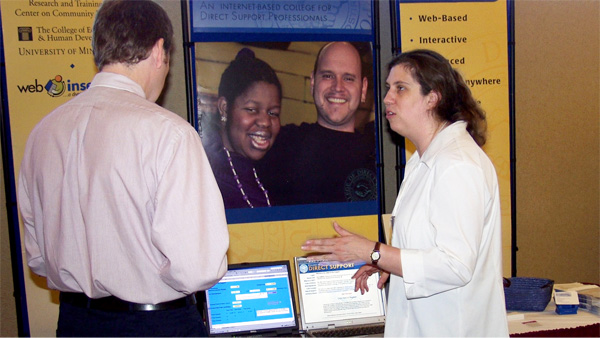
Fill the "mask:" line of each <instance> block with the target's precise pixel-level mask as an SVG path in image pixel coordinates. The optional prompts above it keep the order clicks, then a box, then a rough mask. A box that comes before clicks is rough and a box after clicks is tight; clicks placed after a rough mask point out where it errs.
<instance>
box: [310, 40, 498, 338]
mask: <svg viewBox="0 0 600 338" xmlns="http://www.w3.org/2000/svg"><path fill="white" fill-rule="evenodd" d="M388 71H389V75H388V77H387V80H386V86H387V87H388V92H387V94H386V96H385V99H384V103H385V117H386V118H387V119H388V121H389V123H390V127H391V129H392V130H393V131H395V132H397V133H398V134H400V135H402V136H404V137H406V138H408V139H409V140H410V141H411V142H412V143H413V144H414V145H415V146H416V150H417V151H416V153H415V154H414V155H413V156H412V157H411V158H410V160H409V161H408V163H407V166H406V175H405V178H404V181H403V182H402V186H401V188H400V192H399V194H398V197H397V199H396V205H395V208H394V210H393V212H392V223H393V224H392V226H393V235H392V245H385V244H383V243H375V242H373V241H370V240H368V239H366V238H364V237H361V236H358V235H356V234H353V233H351V232H349V231H347V230H345V229H343V228H342V227H341V226H339V225H338V224H337V223H335V222H334V228H335V230H336V232H337V233H338V234H339V237H335V238H326V239H313V240H308V241H306V242H305V243H304V244H303V246H302V249H303V250H305V251H313V252H319V253H321V254H319V255H315V256H311V257H312V259H314V260H319V259H333V260H340V261H354V260H362V261H366V262H367V263H369V264H366V265H364V266H363V267H362V268H361V269H360V270H359V271H358V272H357V273H356V275H355V276H354V277H353V278H355V279H356V290H357V291H358V290H360V291H361V292H363V293H364V292H367V291H368V287H367V284H366V281H367V279H368V277H369V276H370V275H372V274H373V273H377V272H379V273H381V275H382V278H381V279H380V281H379V284H378V287H380V288H381V287H383V284H384V283H385V282H386V281H387V280H388V278H389V280H390V285H389V295H388V297H389V298H388V311H387V320H386V331H385V335H386V336H508V325H507V321H506V310H505V303H504V289H503V284H502V257H501V255H502V243H501V224H500V219H501V218H500V197H499V191H498V182H497V177H496V172H495V169H494V166H493V164H492V163H491V161H490V160H489V158H488V157H487V156H486V154H485V153H484V152H483V150H481V148H480V147H481V146H482V145H483V144H484V143H485V137H486V136H485V131H486V121H485V113H484V112H483V110H482V109H481V107H480V106H479V104H478V103H477V101H476V100H475V99H474V98H473V97H472V95H471V92H470V90H469V88H468V87H467V85H466V84H465V82H464V80H463V78H462V76H461V75H460V74H459V73H458V72H457V71H456V70H454V69H453V68H452V66H451V65H450V63H449V62H448V60H446V59H445V58H444V57H443V56H441V55H440V54H438V53H436V52H433V51H429V50H415V51H411V52H406V53H402V54H400V55H399V56H397V57H395V58H394V59H393V60H392V61H391V62H390V63H389V65H388Z"/></svg>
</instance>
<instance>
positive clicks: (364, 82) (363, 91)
mask: <svg viewBox="0 0 600 338" xmlns="http://www.w3.org/2000/svg"><path fill="white" fill-rule="evenodd" d="M368 85H369V81H368V80H367V77H366V76H365V77H363V79H362V89H361V93H360V102H363V103H364V102H365V101H367V87H368Z"/></svg>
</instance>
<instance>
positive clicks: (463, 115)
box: [388, 49, 487, 147]
mask: <svg viewBox="0 0 600 338" xmlns="http://www.w3.org/2000/svg"><path fill="white" fill-rule="evenodd" d="M399 65H400V66H406V67H407V69H408V70H410V72H411V74H412V76H413V77H414V79H415V80H416V81H417V82H418V83H419V84H420V85H421V93H422V94H423V95H427V94H429V93H430V92H431V91H435V92H437V93H439V94H440V96H441V97H440V100H439V102H438V104H437V107H436V109H435V111H434V114H436V115H437V117H438V118H439V119H440V120H441V121H448V122H450V123H452V122H456V121H465V122H467V131H468V132H469V134H470V135H471V137H473V139H474V140H475V142H476V143H477V144H478V145H479V146H480V147H481V146H483V145H484V144H485V141H486V130H487V122H486V118H485V112H484V111H483V109H481V106H480V105H479V103H477V101H476V100H475V99H474V98H473V95H472V94H471V90H470V89H469V87H468V86H467V84H466V83H465V81H464V79H463V77H462V76H461V75H460V73H458V72H457V71H456V69H454V68H452V65H450V62H448V60H447V59H446V58H444V57H443V56H442V55H440V54H439V53H437V52H434V51H431V50H426V49H417V50H413V51H409V52H405V53H402V54H400V55H398V56H396V57H394V58H393V59H392V61H390V63H389V64H388V72H389V71H391V70H392V68H394V67H396V66H399Z"/></svg>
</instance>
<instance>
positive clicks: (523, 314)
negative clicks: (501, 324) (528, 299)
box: [508, 300, 600, 335]
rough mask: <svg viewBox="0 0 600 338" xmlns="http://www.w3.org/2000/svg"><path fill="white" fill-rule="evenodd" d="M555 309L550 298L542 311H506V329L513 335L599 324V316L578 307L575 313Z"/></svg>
mask: <svg viewBox="0 0 600 338" xmlns="http://www.w3.org/2000/svg"><path fill="white" fill-rule="evenodd" d="M555 309H556V306H555V305H554V301H553V300H552V301H550V303H548V306H546V309H545V310H544V311H542V312H528V311H511V312H509V313H508V330H509V332H510V334H511V335H514V334H521V333H530V332H537V331H548V330H558V329H573V328H577V327H584V326H590V325H594V324H596V325H598V324H600V316H599V315H596V314H593V313H591V312H588V311H586V310H583V309H578V310H577V314H571V315H559V314H558V313H556V312H555ZM599 334H600V332H599Z"/></svg>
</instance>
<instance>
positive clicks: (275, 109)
mask: <svg viewBox="0 0 600 338" xmlns="http://www.w3.org/2000/svg"><path fill="white" fill-rule="evenodd" d="M228 104H229V103H228ZM280 110H281V98H280V97H279V91H278V90H277V87H276V86H275V85H273V84H270V83H267V82H263V81H260V82H255V83H254V84H252V85H251V86H250V88H248V90H246V92H244V93H243V94H242V95H240V96H238V97H237V98H236V99H235V102H233V106H228V107H227V109H226V111H227V124H226V127H225V134H224V135H223V144H224V145H225V147H227V148H228V149H230V150H233V151H235V152H236V153H238V154H240V155H242V156H244V157H247V158H249V159H252V160H255V161H257V160H259V159H261V158H263V156H265V154H266V153H267V151H268V150H269V149H271V147H272V146H273V143H274V142H275V138H276V137H277V134H279V129H280V128H281V124H280V121H279V114H280Z"/></svg>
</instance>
